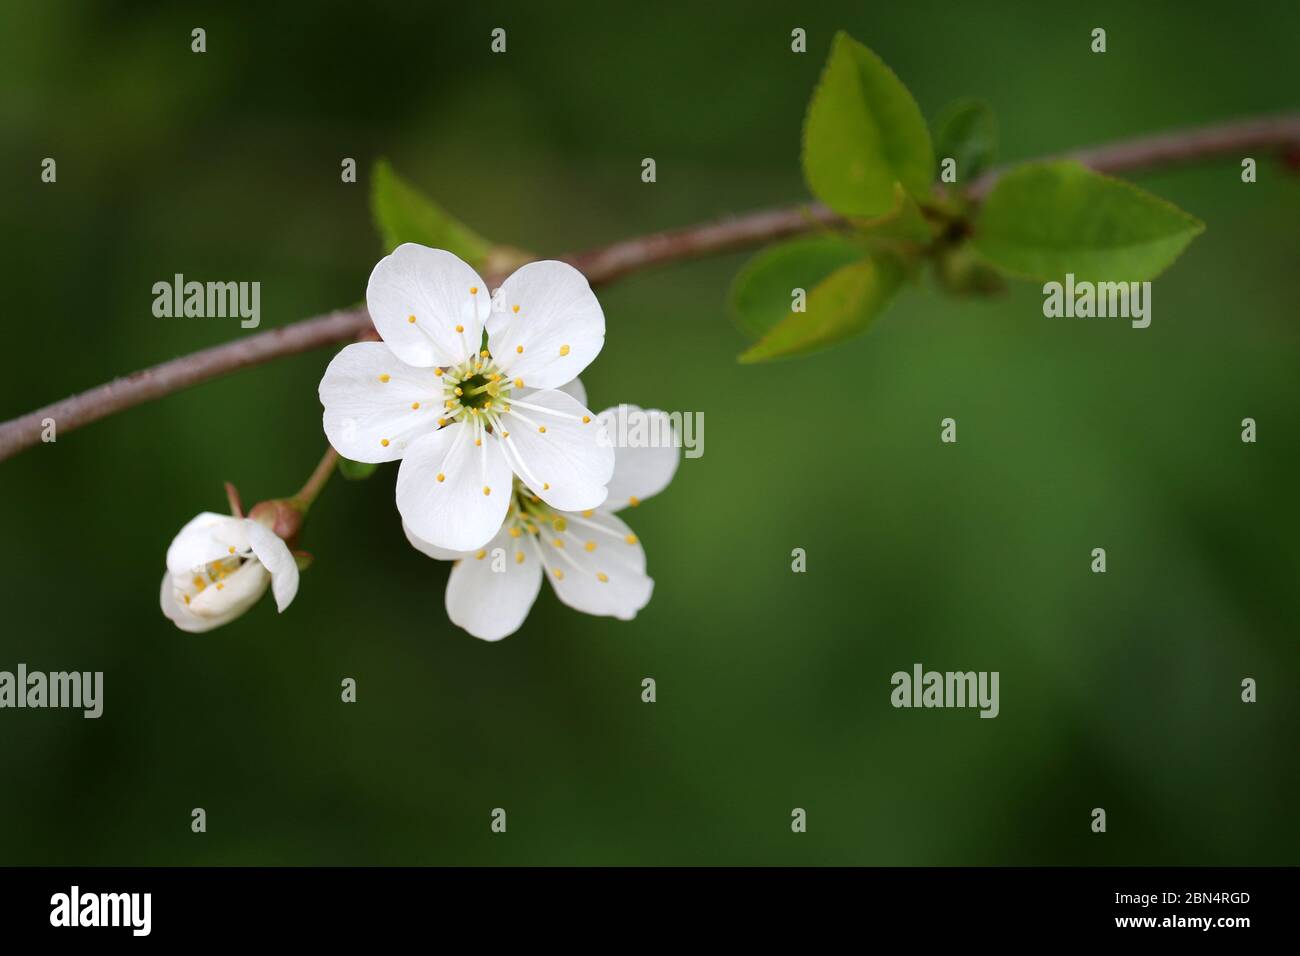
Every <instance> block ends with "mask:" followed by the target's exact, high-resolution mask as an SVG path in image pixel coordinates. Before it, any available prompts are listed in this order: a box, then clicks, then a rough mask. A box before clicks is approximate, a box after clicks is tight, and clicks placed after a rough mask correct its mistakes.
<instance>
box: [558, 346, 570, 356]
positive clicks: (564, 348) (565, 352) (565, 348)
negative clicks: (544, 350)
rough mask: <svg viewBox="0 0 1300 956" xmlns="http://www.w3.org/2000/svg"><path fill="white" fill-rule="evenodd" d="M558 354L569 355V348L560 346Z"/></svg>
mask: <svg viewBox="0 0 1300 956" xmlns="http://www.w3.org/2000/svg"><path fill="white" fill-rule="evenodd" d="M560 354H561V355H568V354H569V347H568V346H567V345H561V346H560Z"/></svg>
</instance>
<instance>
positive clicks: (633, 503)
mask: <svg viewBox="0 0 1300 956" xmlns="http://www.w3.org/2000/svg"><path fill="white" fill-rule="evenodd" d="M627 503H628V504H630V505H631V506H632V507H633V508H635V507H636V506H637V505H639V504H640V503H641V499H640V498H638V497H637V496H636V495H633V496H632V497H631V498H628V499H627Z"/></svg>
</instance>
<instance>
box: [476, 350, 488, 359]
mask: <svg viewBox="0 0 1300 956" xmlns="http://www.w3.org/2000/svg"><path fill="white" fill-rule="evenodd" d="M478 354H479V355H481V356H483V357H484V358H487V357H488V354H489V353H488V350H487V349H484V350H483V351H482V352H479V353H478Z"/></svg>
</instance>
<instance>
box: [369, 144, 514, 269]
mask: <svg viewBox="0 0 1300 956" xmlns="http://www.w3.org/2000/svg"><path fill="white" fill-rule="evenodd" d="M371 181H372V187H371V191H370V211H371V213H372V214H373V215H374V219H375V226H376V227H377V228H378V229H379V234H380V235H381V236H382V237H383V240H384V250H385V251H386V252H392V251H393V250H394V249H395V248H397V247H398V246H400V245H401V244H402V243H404V242H418V243H420V244H421V245H424V246H431V247H433V248H434V249H446V250H447V251H448V252H454V253H455V254H456V255H458V256H460V257H461V258H462V259H464V260H465V261H466V262H468V263H469V264H470V265H471V266H474V267H475V268H479V267H480V266H482V265H483V261H484V259H485V258H487V255H488V252H489V251H490V249H491V243H489V242H488V241H487V240H486V239H484V238H483V237H482V236H480V235H478V234H477V233H476V232H474V230H472V229H470V228H469V227H468V226H466V225H464V224H463V223H461V222H459V221H458V220H456V219H455V218H453V217H452V216H451V215H450V214H449V213H448V212H447V211H446V210H445V209H443V208H442V207H440V206H439V205H438V204H437V203H435V202H434V201H433V200H431V199H429V198H428V197H427V196H425V195H424V194H423V193H421V192H420V191H419V190H417V189H416V188H415V187H414V186H412V185H410V184H409V183H408V182H406V181H405V180H404V179H402V178H401V177H400V176H398V175H397V173H395V172H393V169H392V167H391V166H389V165H388V162H387V161H386V160H382V159H381V160H379V162H377V163H376V164H375V170H374V174H373V176H372V177H371Z"/></svg>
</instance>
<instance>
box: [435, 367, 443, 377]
mask: <svg viewBox="0 0 1300 956" xmlns="http://www.w3.org/2000/svg"><path fill="white" fill-rule="evenodd" d="M433 374H434V375H435V376H436V377H438V378H442V369H440V368H435V369H434V370H433Z"/></svg>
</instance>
